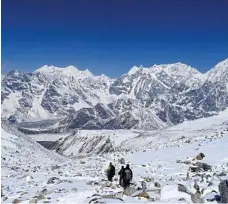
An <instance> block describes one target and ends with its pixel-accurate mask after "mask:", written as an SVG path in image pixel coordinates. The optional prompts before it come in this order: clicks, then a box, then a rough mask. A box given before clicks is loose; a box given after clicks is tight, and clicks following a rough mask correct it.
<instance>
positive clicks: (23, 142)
mask: <svg viewBox="0 0 228 204" xmlns="http://www.w3.org/2000/svg"><path fill="white" fill-rule="evenodd" d="M2 127H3V128H4V129H1V150H2V155H1V156H2V159H1V162H2V163H1V167H2V170H1V173H2V177H4V176H7V174H8V173H9V172H11V174H16V175H19V174H20V173H24V172H25V171H26V169H34V168H37V167H38V166H40V165H41V164H40V160H41V159H42V162H43V163H42V167H40V168H45V167H46V166H50V165H54V164H55V162H61V161H63V158H62V157H61V156H59V155H56V154H55V153H52V152H50V151H48V150H47V149H45V148H44V147H42V146H41V145H39V144H38V143H36V142H35V141H34V140H33V139H31V138H30V137H29V136H27V135H24V134H22V133H20V132H18V131H17V130H16V129H14V128H13V127H12V126H9V125H6V124H2Z"/></svg>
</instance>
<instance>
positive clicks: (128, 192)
mask: <svg viewBox="0 0 228 204" xmlns="http://www.w3.org/2000/svg"><path fill="white" fill-rule="evenodd" d="M137 191H138V190H137V189H136V188H133V187H130V186H129V187H127V188H125V189H124V192H123V194H124V195H127V196H131V195H133V194H134V193H135V192H137Z"/></svg>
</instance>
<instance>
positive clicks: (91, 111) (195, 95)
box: [2, 59, 228, 131]
mask: <svg viewBox="0 0 228 204" xmlns="http://www.w3.org/2000/svg"><path fill="white" fill-rule="evenodd" d="M227 83H228V59H226V60H224V61H222V62H220V63H218V64H217V65H216V66H215V67H214V68H212V69H211V70H210V71H208V72H207V73H205V74H202V73H200V72H199V71H197V70H196V69H195V68H192V67H190V66H188V65H185V64H182V63H175V64H167V65H154V66H152V67H150V68H146V67H142V66H140V67H136V66H134V67H133V68H132V69H131V70H130V71H129V72H128V73H127V74H124V75H122V76H121V77H119V78H117V79H111V78H109V77H107V76H105V75H101V76H94V75H93V74H92V73H91V72H89V71H88V70H85V71H79V70H78V69H77V68H76V67H74V66H68V67H66V68H57V67H54V66H47V65H45V66H43V67H41V68H40V69H38V70H36V71H35V72H33V73H21V72H19V71H11V72H9V73H8V74H7V75H5V76H4V78H3V79H2V118H3V119H7V120H9V121H10V122H13V123H15V122H16V123H18V122H22V121H23V122H26V121H29V122H32V121H40V120H44V119H45V120H46V119H55V120H57V121H58V122H57V123H56V126H58V128H59V127H60V128H59V129H61V128H62V129H61V131H63V129H66V128H68V129H75V128H82V129H130V128H135V129H159V128H164V127H166V126H170V125H175V124H178V123H181V122H183V121H185V120H194V119H197V118H202V117H208V116H212V115H215V114H217V113H218V112H220V111H222V110H224V109H225V108H226V107H228V84H227ZM34 125H36V123H34Z"/></svg>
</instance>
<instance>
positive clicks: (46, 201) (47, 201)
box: [43, 200, 51, 203]
mask: <svg viewBox="0 0 228 204" xmlns="http://www.w3.org/2000/svg"><path fill="white" fill-rule="evenodd" d="M43 203H51V202H50V201H49V200H45V201H44V202H43Z"/></svg>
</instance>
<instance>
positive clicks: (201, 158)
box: [196, 153, 205, 160]
mask: <svg viewBox="0 0 228 204" xmlns="http://www.w3.org/2000/svg"><path fill="white" fill-rule="evenodd" d="M204 157H205V155H204V154H203V153H199V154H198V155H197V156H196V159H197V160H203V158H204Z"/></svg>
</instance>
